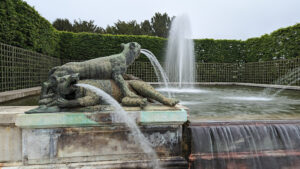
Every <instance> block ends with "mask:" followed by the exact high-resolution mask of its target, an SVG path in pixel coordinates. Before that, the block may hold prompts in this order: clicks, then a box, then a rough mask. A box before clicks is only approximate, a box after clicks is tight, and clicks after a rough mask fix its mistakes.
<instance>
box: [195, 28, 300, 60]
mask: <svg viewBox="0 0 300 169" xmlns="http://www.w3.org/2000/svg"><path fill="white" fill-rule="evenodd" d="M195 53H196V59H197V60H198V61H202V62H228V63H229V62H257V61H269V60H278V59H290V58H295V57H300V24H296V25H294V26H290V27H287V28H282V29H279V30H276V31H274V32H273V33H271V34H266V35H263V36H261V37H259V38H250V39H248V40H246V41H239V40H213V39H201V40H195Z"/></svg>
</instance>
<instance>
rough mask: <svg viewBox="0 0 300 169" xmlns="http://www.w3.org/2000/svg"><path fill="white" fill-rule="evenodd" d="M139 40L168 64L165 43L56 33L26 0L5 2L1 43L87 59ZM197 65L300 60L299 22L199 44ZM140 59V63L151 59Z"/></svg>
mask: <svg viewBox="0 0 300 169" xmlns="http://www.w3.org/2000/svg"><path fill="white" fill-rule="evenodd" d="M132 41H135V42H138V43H140V44H141V45H142V48H145V49H148V50H150V51H152V52H153V53H154V54H155V55H156V56H157V58H158V59H159V60H160V61H163V60H162V59H163V56H164V51H165V47H166V39H164V38H159V37H151V36H140V35H102V34H96V33H71V32H61V31H57V30H55V28H53V26H52V25H51V24H50V23H49V22H48V21H47V20H46V19H44V18H43V17H41V16H40V15H39V14H38V12H37V11H35V9H34V8H32V7H30V6H29V5H28V4H27V3H26V2H24V1H22V0H1V1H0V42H3V43H5V44H9V45H13V46H18V47H22V48H25V49H30V50H33V51H36V52H40V53H43V54H47V55H50V56H54V57H59V58H62V59H70V60H84V59H90V58H95V57H100V56H107V55H110V54H114V53H119V52H120V51H121V48H120V47H119V46H120V44H121V43H127V42H132ZM195 54H196V61H200V62H227V63H232V62H255V61H267V60H276V59H285V58H286V59H289V58H296V57H299V56H300V24H296V25H294V26H290V27H287V28H282V29H279V30H277V31H274V32H273V33H271V34H266V35H263V36H261V37H259V38H251V39H248V40H246V41H240V40H213V39H196V40H195ZM146 60H147V59H146V58H145V57H141V59H140V61H146Z"/></svg>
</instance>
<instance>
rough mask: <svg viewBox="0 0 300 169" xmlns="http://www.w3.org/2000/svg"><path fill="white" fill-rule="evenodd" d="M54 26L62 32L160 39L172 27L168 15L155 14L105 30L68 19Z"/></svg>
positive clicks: (90, 22)
mask: <svg viewBox="0 0 300 169" xmlns="http://www.w3.org/2000/svg"><path fill="white" fill-rule="evenodd" d="M52 25H53V26H54V27H55V28H56V29H57V30H60V31H69V32H92V33H101V34H113V35H150V36H158V37H165V38H166V37H167V36H168V31H169V28H170V25H171V18H170V17H169V16H168V14H167V13H164V14H161V13H155V14H154V16H153V17H152V18H151V19H150V21H149V20H144V21H142V22H141V23H137V21H136V20H132V21H128V22H125V21H121V20H118V21H117V22H115V23H114V25H112V26H110V25H108V26H107V27H106V28H105V29H104V28H102V27H99V26H97V25H95V24H94V21H93V20H89V21H85V20H80V19H79V20H74V22H73V23H71V22H70V21H69V20H68V19H62V18H57V19H56V20H55V21H54V22H53V23H52Z"/></svg>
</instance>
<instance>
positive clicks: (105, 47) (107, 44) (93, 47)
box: [60, 32, 166, 61]
mask: <svg viewBox="0 0 300 169" xmlns="http://www.w3.org/2000/svg"><path fill="white" fill-rule="evenodd" d="M60 39H61V40H60V55H61V57H62V58H64V59H75V60H85V59H91V58H96V57H101V56H108V55H112V54H116V53H120V52H121V47H120V44H121V43H128V42H138V43H139V44H140V45H141V46H142V48H145V49H149V50H151V51H152V52H153V53H154V54H155V55H156V56H157V58H158V59H161V58H162V57H163V54H164V53H163V52H164V46H165V42H166V40H165V39H163V38H158V37H151V36H145V35H140V36H137V35H108V34H106V35H103V34H95V33H72V32H61V33H60ZM139 60H140V61H142V60H143V61H147V58H146V57H145V56H142V57H141V58H140V59H139Z"/></svg>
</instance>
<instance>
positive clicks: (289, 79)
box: [262, 67, 300, 97]
mask: <svg viewBox="0 0 300 169" xmlns="http://www.w3.org/2000/svg"><path fill="white" fill-rule="evenodd" d="M299 80H300V67H297V68H294V69H292V70H291V71H289V72H288V73H286V74H285V75H284V76H282V77H280V78H278V79H277V80H276V81H275V82H274V83H273V84H275V85H282V84H284V85H285V86H282V87H281V89H279V90H278V91H276V92H275V93H274V94H271V93H272V92H273V91H274V88H266V89H264V91H263V93H262V95H264V96H269V95H271V96H272V97H275V96H277V95H278V94H279V93H280V92H282V91H283V90H285V89H286V88H287V86H290V85H293V84H294V83H296V82H297V81H299Z"/></svg>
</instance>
